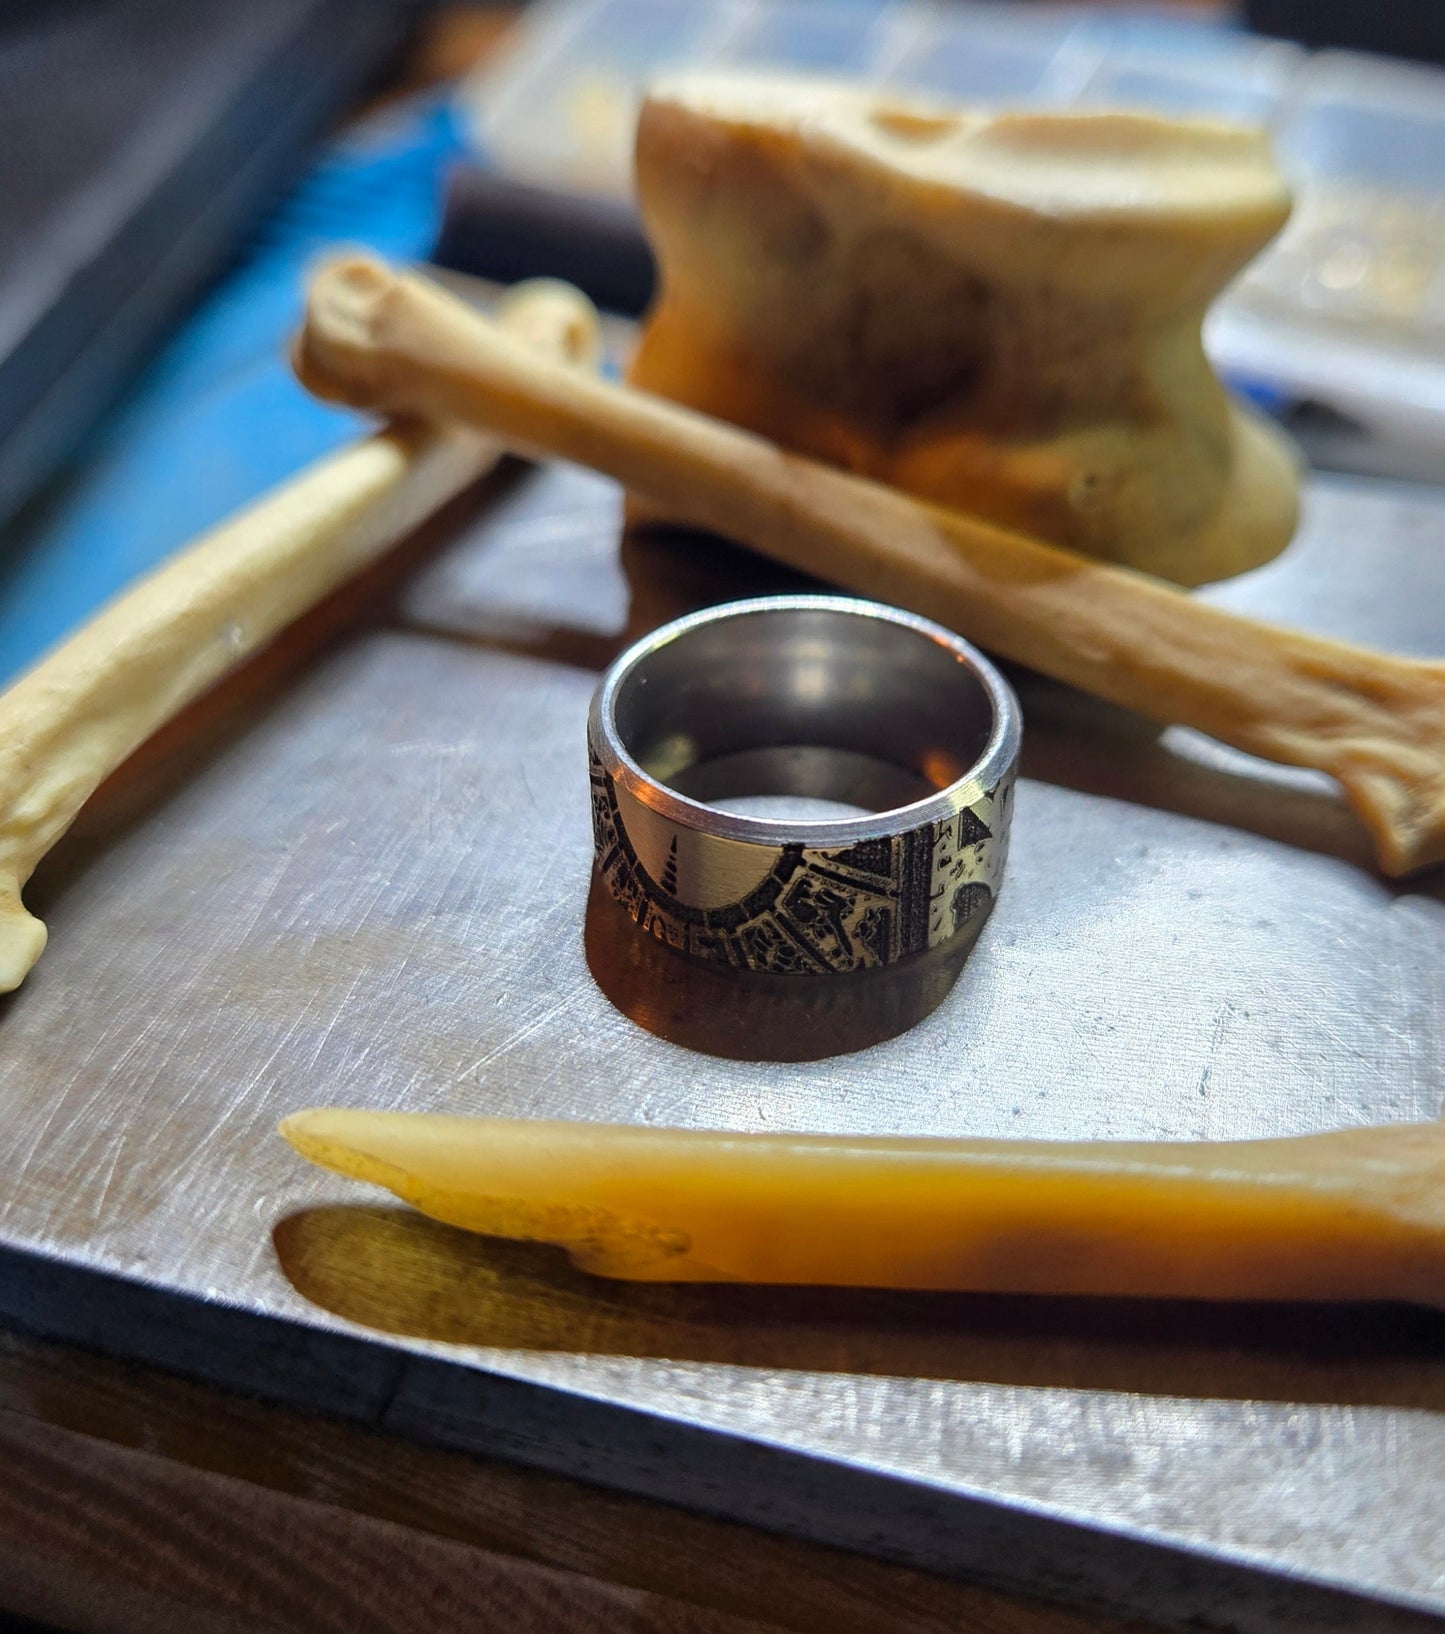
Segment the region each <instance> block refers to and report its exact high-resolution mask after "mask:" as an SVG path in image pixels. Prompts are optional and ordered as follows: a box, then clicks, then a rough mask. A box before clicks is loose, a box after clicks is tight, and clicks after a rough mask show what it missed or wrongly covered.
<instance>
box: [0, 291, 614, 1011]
mask: <svg viewBox="0 0 1445 1634" xmlns="http://www.w3.org/2000/svg"><path fill="white" fill-rule="evenodd" d="M501 329H502V330H503V331H504V332H505V333H507V334H508V335H509V336H510V337H511V338H512V339H513V340H515V342H516V343H517V344H518V346H519V349H522V350H528V349H530V350H532V351H533V352H534V354H535V355H537V356H541V357H547V358H549V359H556V360H558V366H559V367H560V366H562V364H563V363H566V362H569V361H570V362H595V361H596V353H597V326H596V314H595V313H594V312H593V310H592V308H591V306H590V305H589V304H588V302H587V300H586V298H585V297H584V296H583V295H581V294H580V293H579V292H578V291H576V290H574V289H572V288H571V287H570V286H568V285H564V284H557V283H554V282H551V281H538V282H537V283H536V284H532V285H522V286H520V287H519V288H518V289H517V290H516V291H514V292H513V295H512V296H511V298H510V300H509V301H508V302H507V303H506V305H505V307H504V309H503V311H502V314H501ZM501 452H502V449H501V447H500V446H499V445H498V443H497V442H496V441H495V440H492V439H488V438H482V437H478V436H477V435H476V434H474V433H471V432H461V431H439V430H437V429H435V428H431V427H425V426H412V427H409V428H407V427H393V428H391V429H389V430H386V431H383V432H380V433H378V434H377V435H375V436H372V437H368V438H366V439H364V440H363V441H361V442H358V443H355V444H353V445H351V446H350V447H348V448H345V449H343V450H341V452H339V453H337V454H333V455H330V456H329V457H328V458H326V459H323V460H320V461H318V462H317V463H316V464H315V465H313V466H311V467H310V468H309V469H307V470H306V471H304V472H302V473H301V475H300V476H298V477H296V478H294V479H293V480H292V481H290V482H288V483H286V484H285V485H284V486H282V487H280V488H277V489H275V490H274V491H273V492H272V493H270V494H267V495H266V496H265V498H263V499H261V500H260V501H258V502H257V503H256V504H254V505H252V506H250V507H249V508H248V509H246V510H244V511H241V512H240V513H239V514H238V515H236V516H234V517H232V518H231V519H230V520H229V521H226V522H223V523H222V524H221V525H220V526H219V527H217V528H215V529H213V530H212V531H211V532H209V533H207V534H204V535H203V536H202V537H201V538H200V539H199V540H198V541H196V543H194V544H192V545H191V546H189V547H188V548H187V549H185V550H184V551H182V552H181V554H180V555H178V556H176V557H174V558H172V559H171V560H170V561H169V562H167V563H166V564H165V565H164V566H162V567H161V568H159V569H158V570H157V571H156V572H155V573H153V574H151V575H150V576H149V577H148V578H146V579H145V580H143V581H142V582H141V583H140V584H139V585H137V586H136V587H135V588H134V589H132V590H129V591H127V592H126V593H125V594H124V595H122V596H121V597H120V598H119V599H118V600H116V601H114V602H112V603H111V604H110V605H109V606H108V607H107V608H105V609H104V610H103V611H102V612H101V613H100V614H98V615H97V616H96V617H95V618H94V619H92V620H91V621H90V622H89V623H88V624H86V625H85V626H84V628H82V629H81V630H79V631H78V632H77V633H76V634H75V635H73V636H71V637H70V638H69V639H68V640H67V641H66V642H65V643H64V644H63V645H61V646H60V647H58V648H56V649H55V651H54V652H52V653H51V654H50V655H49V656H48V657H46V658H44V659H43V660H42V661H41V662H40V663H39V664H38V665H37V666H36V667H35V668H34V669H32V670H31V671H29V673H28V674H26V675H24V676H22V677H21V679H20V680H19V681H17V682H16V683H15V684H14V685H13V686H12V687H10V688H9V690H8V691H7V692H5V693H4V694H3V695H0V993H8V992H10V991H11V990H12V989H13V988H16V987H18V986H19V985H20V983H21V982H22V981H23V980H24V979H25V976H26V974H27V973H28V972H29V970H30V969H31V967H32V966H33V965H34V963H35V961H36V960H37V959H38V958H39V957H40V955H41V952H42V951H43V950H44V947H45V934H46V933H45V926H44V925H43V924H41V922H40V921H39V920H38V919H36V918H34V917H33V916H32V915H31V914H29V913H28V912H27V911H26V910H25V908H24V907H23V906H22V904H21V901H20V893H21V890H22V888H23V887H24V885H25V882H26V881H27V880H28V879H29V878H30V875H31V873H32V872H33V871H34V869H35V866H36V864H37V863H38V862H39V861H40V859H41V858H42V857H43V856H44V855H45V853H46V852H47V851H49V849H50V848H51V846H53V845H54V844H55V842H56V841H57V840H58V839H59V838H60V836H61V835H62V834H63V833H64V832H65V830H66V829H67V828H69V826H70V824H71V822H72V821H73V820H74V818H75V815H76V813H77V812H78V811H79V810H80V808H81V806H82V805H83V804H84V803H85V801H86V800H87V799H88V798H89V797H90V795H91V793H92V792H93V791H94V790H95V789H96V788H97V787H98V786H99V784H100V783H101V782H102V781H104V779H105V778H106V777H107V776H108V775H109V774H110V773H111V772H112V771H114V770H115V768H116V767H117V766H119V765H120V764H121V762H122V761H123V760H125V758H126V757H127V756H128V755H129V754H130V753H131V752H132V750H134V749H135V748H136V747H138V745H140V744H141V743H143V742H144V741H145V739H146V738H148V737H149V736H150V735H151V733H152V732H154V731H155V730H156V729H157V728H158V727H160V726H162V725H164V724H165V722H166V721H168V720H170V719H171V718H172V717H173V716H174V715H176V714H177V713H179V711H180V710H181V709H183V708H184V707H185V705H186V704H188V703H190V702H191V701H192V700H193V699H194V698H196V697H198V696H199V695H200V694H201V693H203V692H205V691H206V690H207V688H209V687H210V686H212V685H213V684H214V683H215V682H216V681H218V680H219V679H220V678H221V677H222V676H223V675H224V674H225V673H226V672H227V671H228V670H230V669H232V668H234V667H235V665H236V664H238V663H239V662H240V661H241V660H242V659H244V658H246V657H247V656H248V655H249V654H251V653H253V652H255V651H257V650H258V649H259V648H261V647H263V646H264V645H266V643H267V642H269V641H270V640H271V639H272V638H273V637H274V636H276V635H277V634H278V633H279V632H280V631H281V630H283V629H284V628H285V627H286V626H287V625H288V624H291V623H293V622H294V621H295V620H296V619H298V618H299V617H300V616H301V615H302V614H303V613H304V612H306V611H307V610H308V609H309V608H311V607H313V606H315V605H316V603H317V602H319V601H320V600H322V598H323V597H325V596H326V595H328V594H329V593H330V592H331V591H332V590H334V589H335V588H336V587H337V586H338V585H340V584H342V583H343V582H344V581H345V580H346V579H349V578H351V577H352V576H353V575H354V574H356V573H357V572H359V571H360V570H361V569H362V568H363V567H365V566H366V565H367V563H369V562H371V561H374V560H375V559H376V558H377V557H378V556H379V555H381V554H382V552H383V551H385V550H386V549H387V548H388V547H389V546H390V545H392V544H394V543H395V542H396V541H397V540H399V539H401V538H403V537H405V535H406V534H407V533H409V532H410V531H411V530H412V529H413V528H414V527H415V526H416V525H417V524H418V523H419V522H421V521H422V520H423V518H425V517H427V516H429V515H430V514H431V513H432V512H433V511H435V510H438V509H439V508H440V507H441V506H442V505H444V504H445V503H446V502H447V500H449V499H451V498H452V497H453V496H454V495H456V494H458V493H460V492H461V491H462V489H463V488H465V487H467V486H468V484H470V483H471V482H473V481H475V480H476V478H477V477H479V476H480V475H481V474H482V473H483V472H484V471H486V470H487V469H488V468H489V467H490V466H491V465H492V464H494V463H495V461H496V460H497V458H498V457H499V455H500V454H501Z"/></svg>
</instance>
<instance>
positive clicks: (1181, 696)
mask: <svg viewBox="0 0 1445 1634" xmlns="http://www.w3.org/2000/svg"><path fill="white" fill-rule="evenodd" d="M296 363H297V369H298V372H299V374H300V376H301V379H302V381H303V383H304V384H306V385H307V386H309V387H310V388H311V389H312V390H313V391H315V392H317V393H318V394H319V395H321V396H323V397H329V398H334V399H339V400H341V401H343V402H348V403H351V404H354V405H355V406H357V407H368V408H373V409H379V410H382V411H385V412H391V413H395V412H400V411H405V412H408V413H413V414H418V415H422V416H426V417H430V418H433V419H439V420H459V421H463V422H467V423H469V424H472V425H475V426H478V427H484V428H486V429H487V430H489V431H491V432H493V433H495V434H496V435H497V436H499V437H501V438H503V439H504V440H506V441H507V442H508V443H509V444H511V445H512V446H514V447H516V448H518V449H524V450H527V451H529V452H533V453H542V454H550V455H553V456H555V457H557V458H560V459H566V460H573V461H576V462H577V463H579V464H582V465H588V466H592V467H594V468H595V469H596V470H599V471H603V472H605V473H606V474H607V475H609V476H611V477H614V478H616V480H617V481H619V482H621V483H623V484H624V485H625V486H626V487H628V488H630V489H632V490H633V491H634V492H636V493H638V494H640V495H641V496H642V497H643V498H645V499H647V500H650V501H652V502H653V503H655V504H657V505H658V506H660V507H662V508H663V509H664V510H665V511H666V513H667V514H668V515H670V516H673V517H677V518H681V519H683V520H685V521H687V522H690V523H693V524H695V525H697V526H699V527H703V528H709V529H712V530H714V531H715V532H718V533H722V534H727V535H730V536H732V537H733V538H736V539H740V540H742V541H743V542H744V543H746V544H749V545H752V546H753V547H754V548H755V549H757V550H760V551H763V552H764V553H765V554H767V555H769V556H772V557H775V558H776V559H777V560H779V561H782V562H785V563H787V564H788V565H789V566H791V567H795V568H800V569H802V570H803V571H805V572H808V573H813V574H817V575H818V576H820V577H822V578H825V579H830V580H832V581H833V582H834V583H836V584H839V585H842V586H845V587H846V588H848V589H850V590H853V591H856V592H858V593H860V594H862V595H866V596H872V597H875V598H876V599H878V600H881V601H886V602H892V603H895V604H896V605H898V606H901V607H907V608H911V609H913V610H914V611H915V612H919V613H923V614H926V615H928V616H929V617H931V618H936V619H938V620H940V621H941V622H943V623H945V624H948V625H951V626H952V627H953V628H954V629H956V630H958V631H959V632H960V633H961V634H963V635H966V636H969V637H971V638H973V639H974V640H976V641H978V642H979V643H980V644H981V645H982V646H984V647H987V648H989V649H990V650H991V651H993V652H996V653H1000V654H1002V655H1003V656H1004V657H1006V658H1010V659H1014V660H1016V661H1017V662H1019V663H1022V664H1027V665H1029V666H1030V667H1032V668H1034V669H1036V670H1040V671H1042V672H1043V673H1044V674H1046V675H1051V676H1053V677H1055V678H1056V679H1057V680H1060V681H1066V682H1068V683H1069V684H1071V685H1073V686H1077V687H1080V688H1082V689H1083V690H1084V691H1086V692H1092V693H1094V694H1096V695H1097V696H1099V697H1101V698H1106V699H1108V700H1109V701H1110V702H1113V703H1116V704H1122V705H1124V706H1125V707H1126V708H1130V709H1135V710H1137V711H1139V713H1141V714H1143V715H1147V716H1149V717H1151V718H1152V719H1154V720H1157V721H1164V722H1177V723H1179V724H1182V725H1186V726H1193V727H1197V728H1198V729H1199V730H1200V731H1202V732H1206V733H1208V734H1209V735H1210V736H1211V737H1215V738H1218V739H1220V740H1221V741H1223V742H1225V743H1229V744H1233V745H1234V746H1235V747H1236V748H1239V749H1243V750H1246V751H1248V752H1249V753H1251V754H1256V755H1261V756H1263V757H1264V758H1265V759H1266V760H1275V761H1281V762H1283V763H1285V764H1286V765H1292V766H1310V767H1314V768H1316V769H1318V770H1320V771H1324V772H1328V773H1329V774H1330V775H1331V776H1333V777H1335V778H1337V779H1338V780H1339V782H1340V783H1341V785H1342V786H1343V788H1344V791H1345V795H1346V797H1347V798H1348V800H1349V802H1350V804H1351V806H1352V807H1353V808H1354V810H1355V812H1356V813H1357V814H1358V816H1359V817H1360V819H1361V820H1362V821H1363V823H1364V824H1365V826H1366V828H1367V829H1368V830H1369V832H1370V835H1371V837H1372V839H1373V841H1374V846H1375V852H1376V855H1377V857H1378V859H1379V862H1380V866H1381V868H1382V869H1383V870H1384V871H1385V872H1386V873H1388V874H1404V873H1408V872H1410V871H1411V870H1413V869H1417V868H1423V867H1426V866H1428V865H1430V864H1432V863H1437V862H1441V861H1445V663H1442V662H1419V661H1413V660H1409V659H1404V658H1399V657H1393V656H1390V655H1387V654H1384V653H1378V652H1372V651H1369V650H1368V649H1366V648H1363V647H1356V646H1351V645H1348V644H1346V643H1344V642H1339V641H1328V640H1324V639H1322V638H1320V637H1318V636H1311V635H1304V634H1301V633H1299V632H1296V631H1292V630H1285V629H1281V628H1278V627H1277V626H1274V625H1271V624H1264V623H1260V622H1257V621H1256V620H1253V619H1247V618H1241V617H1239V616H1238V615H1237V614H1233V613H1227V612H1224V611H1222V610H1220V609H1219V608H1216V607H1210V606H1207V605H1205V604H1204V603H1201V602H1198V601H1195V600H1194V599H1193V598H1191V597H1190V596H1188V595H1186V594H1185V593H1184V592H1183V591H1180V590H1177V589H1175V588H1174V587H1173V586H1171V585H1167V584H1164V583H1162V582H1161V581H1159V580H1157V579H1152V578H1149V577H1146V576H1145V575H1143V574H1138V573H1134V572H1131V571H1129V570H1127V569H1121V568H1116V567H1111V566H1108V565H1105V564H1103V563H1099V562H1094V561H1091V560H1089V559H1088V558H1086V557H1083V556H1079V555H1077V554H1075V553H1073V552H1070V551H1065V550H1061V549H1059V548H1057V547H1054V546H1051V545H1045V544H1042V543H1040V542H1039V541H1037V540H1034V539H1030V538H1028V537H1026V536H1025V535H1022V534H1018V533H1011V532H1009V531H1007V530H1005V529H1003V528H999V527H995V526H993V525H991V524H989V523H987V522H982V521H979V520H977V519H974V518H971V517H966V516H963V515H961V514H959V513H957V512H954V511H945V510H941V509H938V508H936V507H933V506H930V505H925V504H923V503H921V502H919V501H917V500H914V499H910V498H909V497H907V496H906V495H904V494H902V493H899V492H897V491H896V490H894V489H891V488H886V487H883V486H881V485H880V484H877V483H873V482H869V481H865V480H863V479H862V478H859V477H855V476H851V475H848V474H846V473H844V472H841V471H836V470H833V469H831V468H829V467H827V466H822V465H818V464H815V463H813V462H812V461H809V460H805V459H802V458H800V457H798V456H796V455H790V454H785V453H783V452H781V451H780V450H779V449H777V448H775V447H774V446H773V445H772V444H771V443H768V442H765V441H764V440H763V439H761V438H759V437H756V436H753V435H751V434H750V433H747V432H743V431H739V430H737V429H736V428H734V427H732V426H729V425H725V424H723V423H721V422H718V421H714V420H710V419H708V418H706V417H705V416H703V415H701V414H698V413H695V412H693V411H691V410H687V409H683V408H680V407H678V406H677V405H676V404H673V403H669V402H666V401H663V400H662V399H659V398H655V397H650V396H648V395H647V394H646V393H643V392H639V391H636V390H629V389H628V388H626V387H623V386H614V385H609V384H606V383H604V382H602V381H600V380H595V379H591V378H588V377H586V376H583V375H580V374H577V373H574V372H569V371H567V370H565V369H559V368H557V367H555V366H552V365H549V364H548V363H546V362H544V361H542V360H541V359H539V358H537V357H536V356H535V355H532V354H529V353H527V352H526V351H525V350H524V349H523V348H522V347H520V346H517V345H515V344H514V343H513V342H511V341H510V340H509V339H508V338H507V337H506V336H505V335H504V334H502V333H501V332H500V331H499V330H498V329H497V327H496V325H494V324H491V323H489V322H488V321H487V320H486V319H485V318H483V317H481V316H479V315H477V314H476V313H474V312H472V311H470V310H469V309H468V308H467V307H466V306H464V305H463V304H462V303H461V302H459V301H456V300H454V299H452V298H451V297H449V296H447V295H446V294H444V293H443V292H441V291H439V290H437V289H434V288H433V287H431V286H430V285H428V284H426V283H424V282H423V281H421V280H420V279H417V278H414V277H409V276H406V275H403V274H397V273H394V272H392V271H391V270H389V269H388V268H386V267H385V266H383V265H381V264H379V263H377V262H375V261H371V260H368V259H363V258H355V257H353V258H348V259H346V260H343V261H339V262H336V263H333V264H332V265H331V266H330V267H328V268H324V269H323V270H322V271H321V272H320V273H319V274H318V275H317V277H316V279H315V281H314V283H313V285H312V289H311V297H310V301H309V303H308V308H307V319H306V327H305V329H304V331H303V332H302V334H301V336H300V337H299V339H298V343H297V347H296Z"/></svg>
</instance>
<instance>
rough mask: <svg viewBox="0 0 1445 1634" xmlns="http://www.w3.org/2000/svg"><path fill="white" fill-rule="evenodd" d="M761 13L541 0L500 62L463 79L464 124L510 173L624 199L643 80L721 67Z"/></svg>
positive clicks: (695, 2) (737, 4)
mask: <svg viewBox="0 0 1445 1634" xmlns="http://www.w3.org/2000/svg"><path fill="white" fill-rule="evenodd" d="M756 10H757V0H687V3H678V0H540V3H539V4H537V5H534V6H532V7H531V8H529V9H528V11H527V12H526V13H524V15H523V20H522V22H521V24H520V25H519V27H518V30H517V37H516V39H515V41H514V44H513V46H512V48H511V50H509V51H508V53H507V55H506V57H505V58H504V59H503V60H502V61H501V62H500V63H498V64H496V65H495V66H490V65H489V67H488V69H487V71H486V73H485V74H483V75H479V76H475V77H473V78H471V79H469V80H467V81H466V82H464V83H463V85H462V87H461V90H460V91H459V93H458V97H457V107H458V114H459V117H460V119H461V121H462V123H463V126H464V128H465V129H466V130H467V131H468V132H469V134H470V136H471V138H472V140H473V142H474V144H475V145H476V146H477V147H478V148H479V149H480V150H481V152H482V153H483V154H484V155H485V156H486V157H487V158H488V159H489V160H490V162H491V163H493V164H495V165H497V166H498V167H499V168H501V169H504V170H506V171H507V172H509V173H510V174H513V175H517V176H520V177H522V178H524V179H526V180H528V181H535V182H540V183H545V184H550V185H553V186H556V187H559V188H570V189H574V190H582V191H595V192H605V193H626V192H627V191H629V190H630V188H631V184H632V141H633V132H634V128H635V126H636V122H637V105H638V99H639V97H640V94H641V88H642V86H643V84H644V83H645V82H646V81H647V80H648V79H650V78H652V77H653V76H654V75H656V74H658V73H661V72H663V71H665V70H666V69H668V68H673V67H682V66H686V65H688V64H692V63H702V62H709V61H715V60H717V58H718V56H719V55H720V54H721V53H723V52H725V51H726V50H727V49H728V47H729V45H730V42H731V41H732V40H733V39H734V38H736V37H737V36H738V34H739V31H740V30H741V28H742V27H743V26H744V25H745V24H746V23H747V22H748V20H749V18H750V17H751V16H752V14H753V13H754V12H755V11H756Z"/></svg>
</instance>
